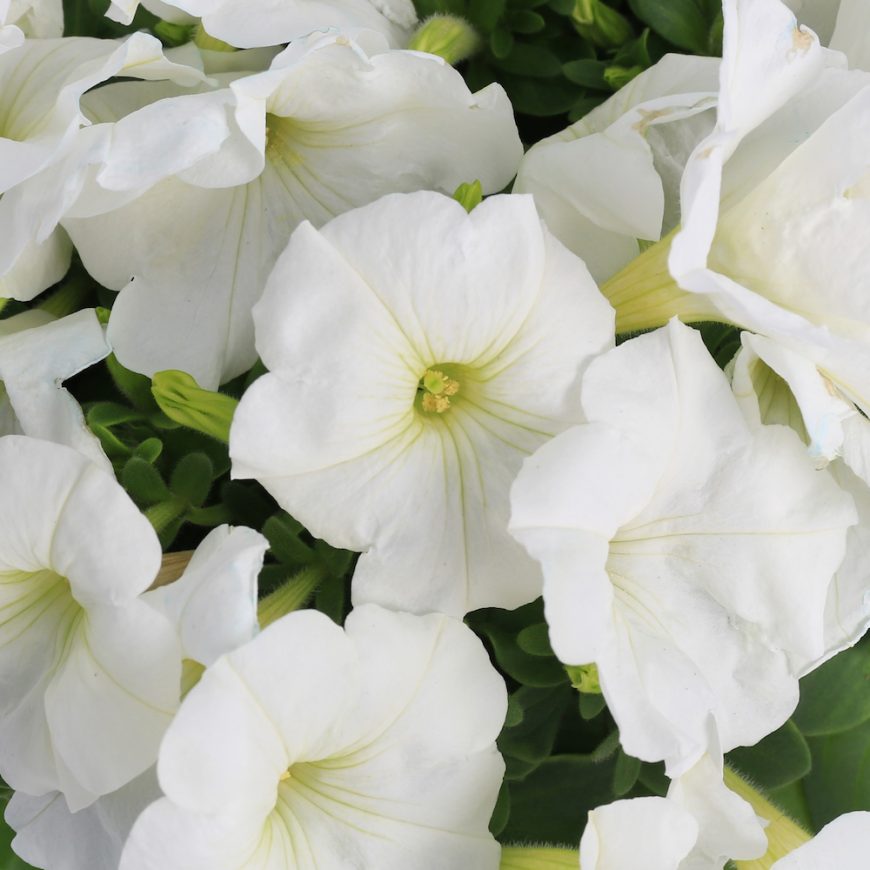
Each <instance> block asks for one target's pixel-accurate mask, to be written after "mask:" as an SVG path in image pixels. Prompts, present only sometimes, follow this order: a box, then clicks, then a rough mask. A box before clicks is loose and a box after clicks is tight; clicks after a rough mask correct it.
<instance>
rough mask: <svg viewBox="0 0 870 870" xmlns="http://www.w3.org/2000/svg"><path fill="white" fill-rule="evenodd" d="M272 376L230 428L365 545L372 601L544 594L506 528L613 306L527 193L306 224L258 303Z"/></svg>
mask: <svg viewBox="0 0 870 870" xmlns="http://www.w3.org/2000/svg"><path fill="white" fill-rule="evenodd" d="M254 317H255V321H256V326H257V349H258V351H259V353H260V356H261V357H262V359H263V362H264V363H265V364H266V366H267V367H268V368H269V369H270V370H271V372H270V374H267V375H265V376H264V377H262V378H260V379H259V380H257V381H256V382H255V383H254V384H253V385H252V387H251V388H250V389H249V390H248V391H247V392H246V393H245V394H244V396H243V397H242V401H241V404H240V405H239V408H238V410H237V411H236V414H235V417H234V419H233V425H232V429H231V432H230V455H231V457H232V459H233V474H234V475H235V476H236V477H254V478H256V479H258V480H259V481H260V482H261V483H263V485H264V486H265V487H266V488H267V489H268V490H269V491H270V492H271V493H272V494H273V495H274V496H275V498H276V499H277V500H278V502H279V503H280V504H281V505H282V506H283V507H284V508H285V509H286V510H288V511H289V512H290V513H291V514H292V515H293V516H295V517H296V518H297V519H299V520H300V522H302V523H303V524H304V525H305V526H306V528H308V529H310V530H311V532H312V533H313V534H314V535H316V536H317V537H320V538H324V539H325V540H327V541H329V542H330V543H332V544H334V545H335V546H339V547H345V548H348V549H353V550H365V553H364V554H363V555H362V556H361V558H360V560H359V562H358V564H357V568H356V573H355V575H354V579H353V600H354V602H355V603H357V604H359V603H364V602H374V603H377V604H382V605H384V606H389V607H394V608H396V609H401V610H408V611H413V612H417V613H425V612H428V611H431V610H437V611H440V612H444V613H450V614H453V615H457V616H461V615H462V614H464V613H466V612H467V611H469V610H474V609H475V608H478V607H484V606H499V607H517V606H519V605H521V604H525V603H527V602H529V601H531V600H533V599H534V598H536V597H537V596H538V595H539V594H540V589H541V578H540V572H539V569H538V567H537V566H536V565H535V564H534V562H533V561H532V560H531V559H530V558H529V557H528V556H526V555H525V553H524V552H523V550H522V548H521V547H520V546H519V545H518V544H517V543H516V542H515V541H513V539H512V538H511V537H510V536H509V535H508V534H507V530H506V526H507V519H508V488H509V486H510V483H511V481H512V480H513V477H514V475H515V474H516V472H517V471H518V470H519V468H520V464H521V462H522V460H523V459H524V458H525V457H526V456H527V455H528V454H529V453H531V452H532V451H533V450H535V449H536V448H537V447H538V446H539V445H540V444H542V443H543V442H544V441H546V440H547V439H548V438H551V437H552V436H553V435H555V434H556V433H557V432H561V431H562V430H563V429H565V428H566V427H567V426H568V425H570V424H571V423H572V422H576V421H578V420H579V419H580V418H579V413H580V411H579V403H578V395H579V393H578V384H579V378H580V374H581V372H582V370H583V368H584V367H585V366H586V364H587V363H588V362H589V360H590V359H591V358H592V357H593V356H595V355H596V354H597V353H599V352H601V351H603V350H605V349H606V348H608V347H609V346H610V345H611V343H612V340H613V320H612V311H611V309H610V307H609V306H608V305H607V303H606V302H605V301H604V299H603V298H602V297H601V296H600V294H599V293H598V290H597V288H596V287H595V284H594V282H593V281H592V279H591V277H590V276H589V273H588V272H587V270H586V268H585V266H584V265H583V263H582V261H580V260H579V259H577V257H575V256H574V255H573V254H571V253H570V252H569V251H567V250H566V249H565V248H564V247H562V245H561V244H560V243H559V242H557V241H556V239H554V238H553V236H551V235H550V233H549V232H548V231H547V230H546V228H545V227H544V226H543V225H542V223H541V221H540V218H539V217H538V215H537V213H536V212H535V209H534V205H533V203H532V199H531V197H529V196H514V195H511V196H497V197H491V198H490V199H487V200H485V201H484V202H483V203H482V204H481V205H479V206H477V207H476V208H475V209H474V210H473V211H472V212H471V213H470V214H467V213H466V211H465V209H464V208H463V207H462V206H460V205H459V204H458V203H457V202H456V201H454V200H453V199H451V198H449V197H446V196H441V195H439V194H436V193H426V192H421V193H416V194H409V195H393V196H387V197H384V198H383V199H380V200H379V201H378V202H376V203H373V204H372V205H370V206H366V207H365V208H361V209H357V210H356V211H353V212H349V213H348V214H346V215H342V216H341V217H339V218H336V219H335V220H334V221H332V222H331V223H329V224H327V225H326V226H325V227H323V228H322V229H321V230H320V231H318V230H316V229H314V227H312V226H311V225H310V224H307V223H306V224H302V226H301V227H300V228H299V229H298V230H297V231H296V232H295V233H294V235H293V237H292V239H291V241H290V244H289V246H288V247H287V250H286V251H285V252H284V253H283V254H282V256H281V258H280V260H279V261H278V264H277V265H276V267H275V270H274V271H273V273H272V275H271V277H270V279H269V283H268V285H267V289H266V292H265V294H264V296H263V299H262V301H261V302H260V303H259V304H258V305H257V307H256V308H255V309H254Z"/></svg>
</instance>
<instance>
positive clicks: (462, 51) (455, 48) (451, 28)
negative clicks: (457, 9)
mask: <svg viewBox="0 0 870 870" xmlns="http://www.w3.org/2000/svg"><path fill="white" fill-rule="evenodd" d="M479 47H480V37H479V36H478V35H477V31H476V30H475V29H474V28H473V27H472V26H471V25H470V24H469V23H468V22H467V21H466V20H465V19H464V18H459V17H458V16H455V15H433V16H431V17H430V18H427V19H426V20H425V21H424V22H423V23H422V24H421V25H420V26H419V27H418V28H417V30H416V31H415V32H414V35H413V36H412V37H411V41H410V42H409V43H408V48H409V49H411V50H412V51H425V52H428V53H429V54H435V55H438V57H441V58H444V60H446V61H447V63H449V64H450V65H451V66H456V64H458V63H459V62H460V61H463V60H465V59H466V58H468V57H471V55H473V54H474V53H475V52H476V51H477V49H478V48H479Z"/></svg>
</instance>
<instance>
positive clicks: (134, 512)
mask: <svg viewBox="0 0 870 870" xmlns="http://www.w3.org/2000/svg"><path fill="white" fill-rule="evenodd" d="M0 478H2V480H3V488H2V491H0V606H2V608H3V612H4V621H3V624H2V626H0V682H2V685H3V693H2V698H0V774H2V776H3V779H4V780H5V781H6V782H7V783H8V784H9V785H10V786H12V787H13V788H15V789H20V790H22V791H24V792H26V793H28V794H31V795H41V794H44V793H46V792H49V791H53V790H56V791H60V792H63V794H64V796H65V798H66V800H67V803H68V804H69V807H70V809H72V810H73V811H75V810H76V809H80V808H82V807H84V806H87V805H88V804H89V803H92V802H93V801H94V799H95V798H96V797H97V796H99V795H101V794H107V793H109V792H111V791H114V790H115V789H117V788H119V787H120V786H121V785H123V784H124V783H126V782H128V781H129V780H131V779H132V778H133V777H135V776H137V775H138V774H139V773H141V772H142V771H144V770H145V769H146V768H147V767H149V766H150V765H151V764H152V763H153V761H154V758H155V756H156V751H157V745H158V743H159V741H160V738H161V736H162V734H163V731H164V730H165V728H166V726H167V724H168V723H169V721H170V719H171V718H172V715H173V713H174V711H175V708H176V706H177V704H178V697H179V690H180V679H181V655H180V649H179V644H178V640H177V636H176V633H175V630H174V628H173V626H172V624H171V623H170V622H169V620H168V619H166V618H165V617H164V616H163V615H162V614H160V613H159V612H158V611H157V610H155V609H154V608H153V607H151V606H150V605H148V604H147V603H145V602H144V601H142V600H141V599H140V597H139V596H140V595H141V593H142V592H144V591H145V589H146V588H147V587H148V586H149V584H150V583H151V582H152V581H153V579H154V576H155V575H156V573H157V569H158V568H159V566H160V558H161V553H160V544H159V542H158V540H157V536H156V534H155V533H154V530H153V528H152V527H151V525H150V523H149V522H148V521H147V520H146V519H145V517H144V516H143V515H142V514H141V513H140V512H139V511H138V509H137V508H136V506H135V505H134V504H133V502H132V501H131V500H130V498H129V496H128V495H127V494H126V493H125V492H124V490H123V489H122V488H121V487H120V485H119V484H118V483H117V482H116V481H115V479H114V478H113V477H112V476H111V475H109V474H108V473H107V472H106V471H104V470H103V469H101V468H99V467H98V466H96V465H94V464H93V463H91V462H90V461H89V460H88V459H86V458H85V457H84V456H82V455H81V454H80V453H78V452H77V451H75V450H72V449H71V448H68V447H64V446H61V445H58V444H52V443H50V442H48V441H40V440H37V439H35V438H26V437H23V436H18V435H7V436H6V437H4V438H0Z"/></svg>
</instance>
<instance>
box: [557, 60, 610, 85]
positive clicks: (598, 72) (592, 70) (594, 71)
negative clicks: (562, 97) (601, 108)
mask: <svg viewBox="0 0 870 870" xmlns="http://www.w3.org/2000/svg"><path fill="white" fill-rule="evenodd" d="M605 67H606V64H605V63H604V61H601V60H572V61H569V62H568V63H565V64H562V74H563V75H564V76H565V78H566V79H568V81H569V82H574V84H577V85H582V86H583V87H584V88H594V89H595V90H601V91H603V90H605V89H606V88H607V82H606V81H605V80H604V70H605Z"/></svg>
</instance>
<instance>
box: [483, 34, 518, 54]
mask: <svg viewBox="0 0 870 870" xmlns="http://www.w3.org/2000/svg"><path fill="white" fill-rule="evenodd" d="M513 47H514V37H513V34H512V33H511V32H510V31H509V30H507V29H506V28H504V27H498V28H496V29H495V30H493V32H492V34H491V36H490V37H489V50H490V51H491V52H492V53H493V55H494V56H495V57H497V58H499V59H501V58H505V57H507V56H508V55H509V54H510V53H511V50H512V49H513Z"/></svg>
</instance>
